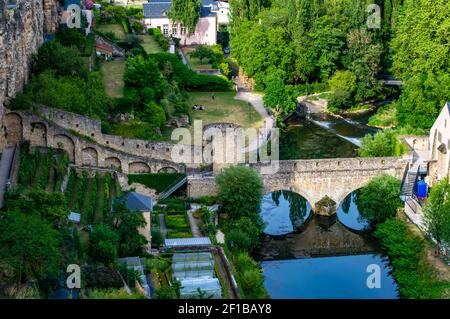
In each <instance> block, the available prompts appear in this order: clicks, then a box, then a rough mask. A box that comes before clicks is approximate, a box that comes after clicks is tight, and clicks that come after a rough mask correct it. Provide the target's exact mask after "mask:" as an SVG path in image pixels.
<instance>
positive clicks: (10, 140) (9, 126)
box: [4, 112, 23, 146]
mask: <svg viewBox="0 0 450 319" xmlns="http://www.w3.org/2000/svg"><path fill="white" fill-rule="evenodd" d="M4 124H5V125H4V127H5V128H6V129H5V139H6V144H7V146H14V145H16V144H17V143H19V142H20V141H21V140H22V138H23V122H22V117H21V116H20V115H19V114H17V113H13V112H11V113H8V114H6V115H5V117H4Z"/></svg>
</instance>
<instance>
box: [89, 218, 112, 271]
mask: <svg viewBox="0 0 450 319" xmlns="http://www.w3.org/2000/svg"><path fill="white" fill-rule="evenodd" d="M118 250H119V236H118V234H117V233H116V232H115V231H114V230H112V229H111V228H110V227H109V226H107V225H94V227H93V230H92V232H91V234H90V236H89V253H90V255H91V257H92V258H93V259H94V260H97V261H100V262H102V263H105V264H110V263H113V262H115V260H116V259H117V254H118Z"/></svg>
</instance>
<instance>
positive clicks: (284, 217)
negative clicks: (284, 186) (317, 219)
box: [261, 191, 311, 236]
mask: <svg viewBox="0 0 450 319" xmlns="http://www.w3.org/2000/svg"><path fill="white" fill-rule="evenodd" d="M310 213H311V206H310V205H309V203H308V202H307V201H306V200H305V199H304V198H303V197H302V196H300V195H299V194H297V193H294V192H290V191H276V192H272V193H269V194H267V195H265V196H264V197H263V199H262V203H261V217H262V219H263V221H264V222H265V223H266V227H265V229H264V233H265V234H267V235H272V236H281V235H286V234H289V233H292V232H294V231H295V230H296V229H298V228H299V227H300V226H302V225H303V224H304V222H305V220H306V219H307V218H308V217H309V215H310Z"/></svg>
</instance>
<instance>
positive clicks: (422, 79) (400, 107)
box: [395, 72, 450, 129]
mask: <svg viewBox="0 0 450 319" xmlns="http://www.w3.org/2000/svg"><path fill="white" fill-rule="evenodd" d="M449 100H450V74H448V73H444V72H436V73H431V72H429V73H425V74H416V75H414V76H412V77H411V78H409V79H408V80H406V81H405V83H404V85H403V87H402V94H401V96H400V99H399V100H398V101H396V102H395V106H396V108H397V118H398V123H399V125H400V126H408V125H409V126H412V127H417V128H424V129H429V128H431V126H432V125H433V123H434V121H435V119H436V117H437V116H438V115H439V113H440V111H441V108H442V105H444V104H445V103H446V102H447V101H449Z"/></svg>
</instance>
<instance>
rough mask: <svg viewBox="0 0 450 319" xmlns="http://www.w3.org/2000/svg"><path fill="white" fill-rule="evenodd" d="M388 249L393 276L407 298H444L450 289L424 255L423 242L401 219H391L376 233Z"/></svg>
mask: <svg viewBox="0 0 450 319" xmlns="http://www.w3.org/2000/svg"><path fill="white" fill-rule="evenodd" d="M374 235H375V237H376V238H378V239H379V240H380V242H381V244H382V245H383V247H384V248H385V249H386V250H387V253H388V255H389V257H390V258H391V262H392V266H393V268H394V271H393V275H394V278H395V279H396V282H397V284H398V286H399V292H400V295H401V296H402V297H404V298H413V299H416V298H424V299H427V298H442V297H443V296H444V294H445V291H446V290H448V289H449V288H450V285H449V284H448V282H444V281H440V280H439V279H438V278H437V277H436V276H435V275H434V273H433V271H432V268H431V266H430V265H429V264H428V261H427V259H426V257H425V256H424V252H423V249H424V246H423V241H422V240H421V239H420V238H419V237H417V236H415V235H413V234H412V233H411V232H410V231H409V230H408V227H407V226H406V224H405V223H404V222H402V221H400V220H396V219H388V220H386V221H385V222H384V223H383V224H380V225H378V227H377V230H376V231H375V232H374Z"/></svg>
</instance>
